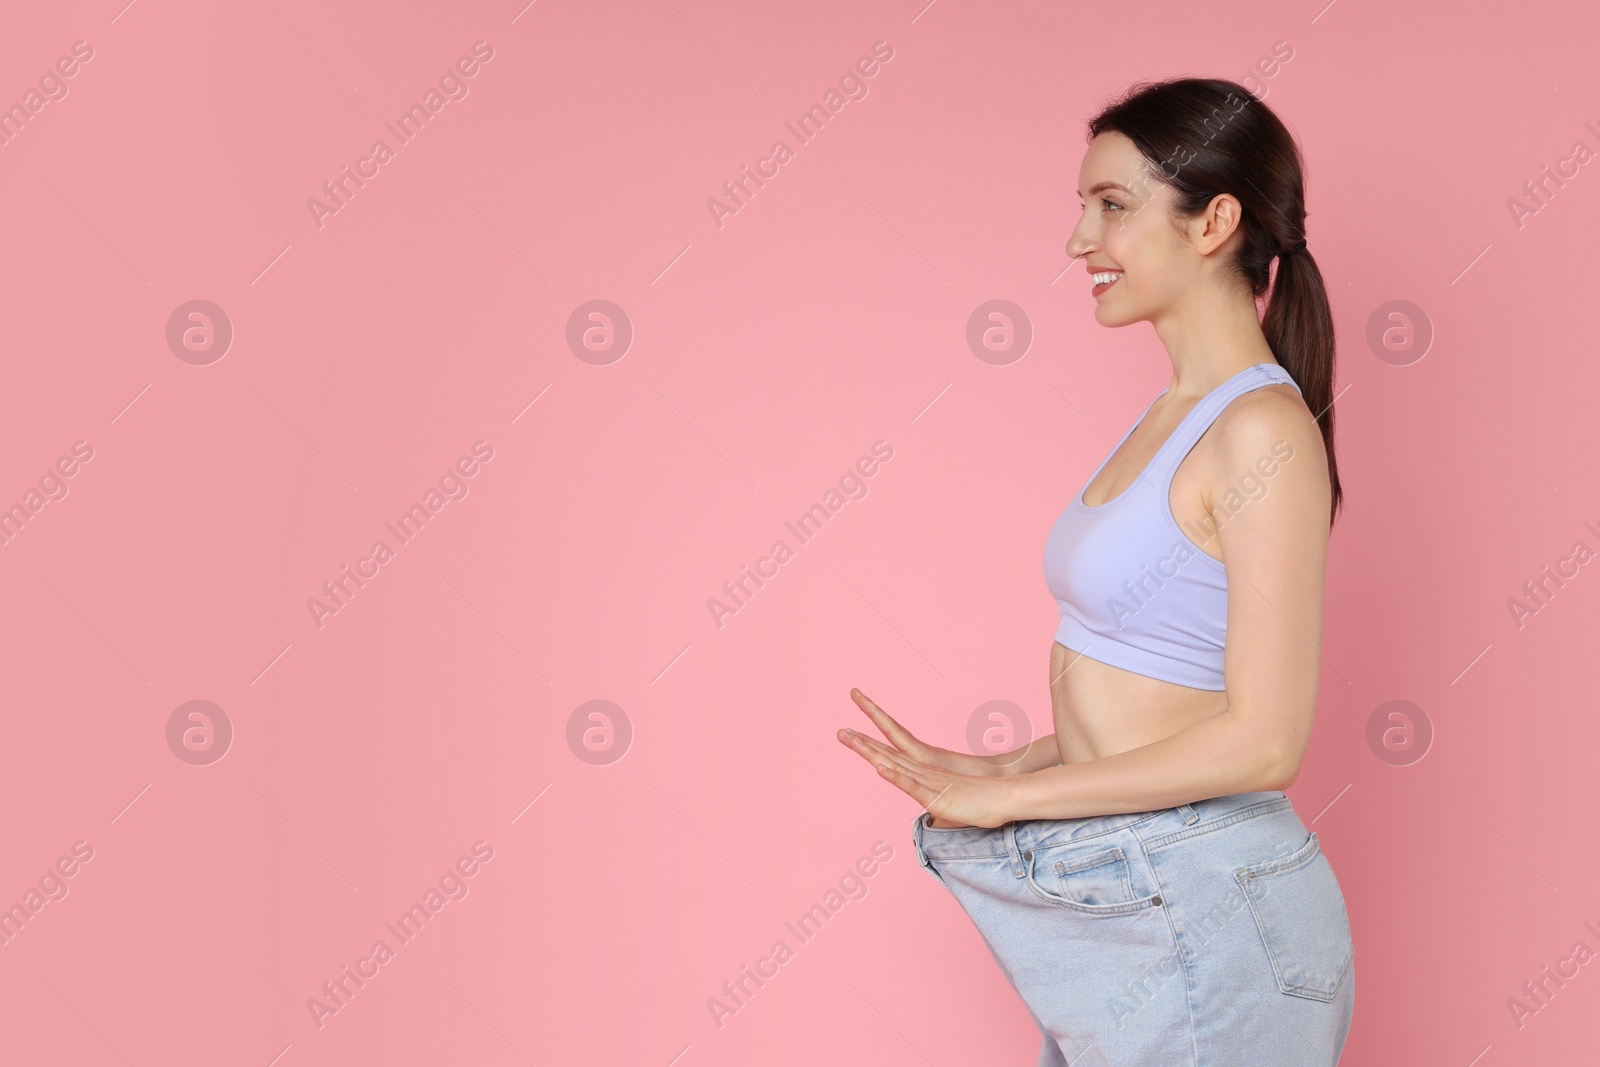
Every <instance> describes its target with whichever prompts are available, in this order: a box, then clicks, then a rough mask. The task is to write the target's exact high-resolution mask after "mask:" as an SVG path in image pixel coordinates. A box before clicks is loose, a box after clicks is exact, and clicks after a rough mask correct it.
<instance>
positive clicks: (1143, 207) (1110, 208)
mask: <svg viewBox="0 0 1600 1067" xmlns="http://www.w3.org/2000/svg"><path fill="white" fill-rule="evenodd" d="M1159 179H1160V172H1159V171H1158V170H1157V169H1156V168H1155V167H1153V166H1152V165H1151V164H1150V163H1149V162H1148V161H1147V160H1146V159H1145V158H1144V155H1143V154H1142V153H1141V152H1140V151H1139V149H1138V148H1137V147H1136V146H1135V145H1134V143H1133V142H1132V141H1131V140H1129V139H1128V138H1127V137H1126V136H1125V135H1123V134H1121V133H1117V132H1115V131H1111V130H1108V131H1107V132H1105V133H1102V134H1100V135H1099V136H1098V137H1096V138H1095V139H1094V140H1093V141H1092V142H1091V143H1090V144H1089V150H1088V152H1087V153H1085V154H1084V157H1083V165H1082V167H1080V168H1079V171H1078V182H1079V184H1078V190H1079V191H1078V198H1079V201H1080V203H1081V206H1082V210H1083V214H1082V217H1081V218H1079V219H1078V225H1077V226H1075V227H1073V230H1072V236H1071V238H1069V239H1068V241H1067V254H1068V255H1070V256H1072V257H1073V258H1074V259H1081V260H1082V261H1083V263H1084V268H1085V271H1086V272H1087V274H1088V275H1090V276H1092V275H1094V274H1097V273H1101V272H1106V273H1115V274H1116V275H1117V277H1116V280H1115V281H1113V282H1112V283H1111V284H1110V285H1104V284H1100V285H1094V286H1093V289H1092V293H1093V295H1094V301H1095V307H1094V317H1095V321H1096V322H1098V323H1100V325H1102V326H1126V325H1128V324H1129V323H1133V322H1142V321H1145V320H1150V319H1153V318H1155V317H1156V316H1158V315H1160V314H1161V313H1162V312H1163V311H1164V310H1166V309H1168V308H1171V307H1173V306H1174V304H1175V302H1176V301H1177V298H1178V296H1179V295H1180V294H1182V293H1183V292H1185V291H1187V290H1188V289H1189V287H1190V286H1191V285H1193V284H1194V282H1195V281H1196V280H1197V278H1198V277H1199V274H1200V272H1201V270H1202V265H1203V263H1204V261H1205V260H1206V259H1207V256H1206V255H1205V254H1204V253H1203V252H1202V249H1204V250H1205V251H1212V250H1214V249H1215V248H1216V241H1215V240H1207V239H1205V237H1204V236H1202V237H1201V240H1200V242H1199V244H1198V245H1197V244H1196V243H1194V242H1192V241H1191V240H1187V239H1186V236H1185V234H1186V232H1187V231H1188V230H1190V229H1192V228H1193V227H1191V226H1184V227H1182V228H1180V226H1177V225H1174V222H1173V219H1172V212H1171V207H1172V202H1173V201H1172V189H1171V187H1169V186H1168V185H1166V184H1165V183H1164V182H1162V181H1160V180H1159ZM1231 199H1232V198H1231V197H1222V198H1219V200H1231ZM1218 206H1219V205H1216V204H1214V205H1213V210H1215V208H1216V207H1218ZM1222 206H1223V207H1224V211H1225V210H1226V207H1225V205H1222ZM1189 221H1191V222H1192V223H1195V224H1199V231H1198V232H1199V233H1200V234H1202V235H1203V234H1205V233H1206V226H1205V222H1206V218H1205V216H1202V217H1201V218H1200V219H1196V220H1189ZM1214 221H1215V219H1213V222H1214ZM1227 228H1228V229H1231V228H1232V227H1227ZM1210 236H1212V237H1214V238H1215V237H1217V236H1218V235H1216V234H1215V233H1214V232H1213V233H1212V234H1211V235H1210ZM1221 236H1222V237H1225V236H1226V234H1223V235H1221ZM1213 258H1214V257H1213ZM1083 284H1084V285H1085V286H1089V285H1090V284H1092V283H1091V282H1090V281H1088V280H1087V279H1086V280H1085V281H1084V282H1083Z"/></svg>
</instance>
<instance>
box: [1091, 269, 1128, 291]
mask: <svg viewBox="0 0 1600 1067" xmlns="http://www.w3.org/2000/svg"><path fill="white" fill-rule="evenodd" d="M1097 275H1098V276H1102V277H1110V281H1102V282H1096V283H1095V285H1094V287H1093V288H1092V289H1090V290H1089V292H1090V294H1091V295H1093V296H1099V295H1100V294H1101V293H1103V292H1105V291H1106V290H1107V289H1110V288H1111V287H1112V286H1113V285H1115V284H1117V282H1119V281H1121V280H1122V271H1120V270H1091V271H1089V277H1090V279H1091V280H1093V279H1094V278H1095V277H1096V276H1097Z"/></svg>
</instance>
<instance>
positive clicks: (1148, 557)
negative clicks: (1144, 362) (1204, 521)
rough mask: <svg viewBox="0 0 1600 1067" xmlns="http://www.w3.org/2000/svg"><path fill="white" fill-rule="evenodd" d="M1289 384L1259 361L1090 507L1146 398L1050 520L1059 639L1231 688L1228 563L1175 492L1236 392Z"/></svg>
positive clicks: (1203, 685) (1158, 671)
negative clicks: (1179, 515)
mask: <svg viewBox="0 0 1600 1067" xmlns="http://www.w3.org/2000/svg"><path fill="white" fill-rule="evenodd" d="M1279 383H1282V384H1285V385H1295V381H1294V379H1293V378H1291V377H1290V376H1289V372H1288V371H1286V370H1284V369H1283V367H1282V366H1280V365H1279V364H1277V363H1255V364H1252V365H1250V366H1248V367H1246V368H1245V369H1244V370H1242V371H1240V372H1239V373H1238V374H1235V375H1234V376H1233V377H1232V378H1229V379H1228V380H1227V381H1225V382H1223V383H1222V384H1221V385H1219V386H1217V387H1216V388H1215V389H1213V390H1212V391H1211V392H1210V393H1207V394H1206V395H1205V396H1204V397H1202V398H1201V399H1200V401H1199V403H1197V404H1195V406H1194V408H1193V409H1192V410H1190V412H1189V413H1188V414H1187V415H1185V416H1184V417H1183V421H1181V422H1180V423H1178V427H1177V429H1175V430H1173V431H1172V435H1171V436H1170V437H1168V438H1167V440H1166V442H1165V443H1164V444H1162V446H1161V447H1160V449H1158V450H1157V451H1156V454H1155V456H1154V458H1152V459H1151V460H1150V464H1149V466H1147V467H1146V468H1145V469H1144V471H1143V473H1141V474H1140V476H1139V479H1138V481H1136V482H1134V483H1133V485H1132V486H1130V487H1129V488H1127V489H1125V490H1124V491H1123V492H1122V493H1120V494H1119V495H1118V496H1116V497H1114V498H1113V499H1111V500H1108V501H1106V502H1105V503H1104V504H1100V505H1098V506H1096V507H1089V506H1088V505H1086V504H1085V503H1084V502H1083V494H1084V493H1085V492H1086V491H1087V490H1088V488H1089V486H1090V485H1091V484H1093V483H1094V480H1095V478H1096V477H1097V476H1098V475H1099V474H1100V471H1101V470H1102V469H1104V467H1105V465H1106V464H1107V463H1109V462H1110V461H1111V456H1113V455H1115V454H1116V451H1117V449H1118V448H1121V447H1122V445H1123V442H1125V441H1127V439H1128V438H1129V437H1130V436H1132V434H1133V431H1134V430H1135V429H1136V428H1137V427H1138V426H1139V423H1141V422H1143V421H1144V416H1145V415H1147V414H1149V412H1150V408H1152V407H1154V406H1155V400H1152V401H1151V402H1150V403H1149V404H1148V405H1147V406H1146V407H1145V409H1144V413H1143V414H1141V415H1140V416H1139V418H1138V419H1137V420H1136V421H1135V422H1134V424H1133V425H1132V426H1130V427H1128V432H1127V433H1125V434H1123V435H1122V440H1121V441H1118V442H1117V444H1116V447H1115V448H1113V449H1112V450H1111V453H1110V454H1108V455H1107V456H1106V458H1105V459H1103V460H1101V461H1100V466H1099V467H1096V468H1095V470H1094V474H1091V475H1089V480H1088V481H1086V482H1084V483H1083V488H1082V489H1080V490H1078V495H1077V496H1075V497H1073V499H1072V502H1071V503H1069V504H1068V505H1067V506H1066V508H1065V509H1064V510H1063V511H1062V512H1061V515H1060V517H1059V518H1057V519H1056V521H1055V525H1054V526H1052V527H1051V528H1050V536H1049V538H1048V539H1047V540H1046V542H1045V549H1044V577H1045V584H1046V585H1047V586H1048V587H1049V589H1050V593H1051V595H1053V596H1054V597H1055V598H1056V603H1057V605H1058V606H1059V607H1060V609H1061V625H1060V627H1059V628H1057V630H1056V638H1055V639H1056V640H1057V641H1058V642H1060V643H1061V644H1063V645H1065V646H1066V647H1067V648H1070V649H1072V650H1073V651H1075V652H1079V653H1082V654H1084V655H1086V656H1088V657H1089V658H1091V659H1096V660H1099V661H1101V662H1102V663H1109V664H1111V665H1112V666H1113V667H1121V668H1122V669H1123V670H1128V671H1133V672H1134V673H1135V674H1143V675H1146V676H1148V677H1151V678H1159V679H1161V680H1162V681H1167V682H1176V683H1177V684H1178V685H1185V686H1189V687H1191V688H1194V689H1210V690H1217V691H1221V690H1223V689H1224V688H1225V686H1224V685H1223V684H1222V651H1223V640H1224V638H1225V637H1226V634H1227V619H1228V580H1227V572H1226V569H1225V568H1224V567H1223V565H1222V561H1220V560H1218V559H1216V558H1215V557H1213V556H1210V555H1208V554H1206V553H1205V552H1202V551H1201V550H1200V548H1199V546H1198V545H1196V544H1195V543H1194V542H1193V541H1192V540H1190V538H1189V537H1188V535H1187V534H1185V533H1184V532H1183V530H1182V529H1181V528H1180V527H1179V526H1178V521H1177V519H1176V518H1174V517H1173V514H1172V507H1171V504H1170V502H1169V500H1168V496H1167V494H1168V491H1169V490H1170V488H1171V486H1172V476H1173V474H1174V473H1175V472H1176V471H1177V469H1178V465H1179V464H1180V463H1182V462H1183V460H1184V457H1186V456H1187V455H1188V454H1189V452H1190V450H1191V449H1193V448H1194V446H1195V443H1196V442H1198V441H1199V440H1200V437H1201V435H1202V434H1204V433H1205V432H1206V430H1207V429H1209V428H1210V426H1211V424H1212V423H1213V422H1215V421H1216V419H1217V416H1218V415H1220V414H1222V409H1223V408H1225V407H1227V406H1228V403H1229V402H1230V401H1232V400H1233V399H1234V398H1235V397H1237V396H1239V395H1240V394H1242V393H1248V392H1250V391H1251V390H1252V389H1259V388H1261V387H1262V386H1266V385H1276V384H1279ZM1295 389H1296V391H1297V392H1298V391H1299V386H1298V385H1295ZM1157 399H1160V398H1159V397H1157Z"/></svg>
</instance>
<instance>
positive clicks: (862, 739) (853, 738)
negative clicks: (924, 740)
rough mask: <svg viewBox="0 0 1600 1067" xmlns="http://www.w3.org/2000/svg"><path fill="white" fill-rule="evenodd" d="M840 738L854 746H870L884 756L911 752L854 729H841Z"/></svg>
mask: <svg viewBox="0 0 1600 1067" xmlns="http://www.w3.org/2000/svg"><path fill="white" fill-rule="evenodd" d="M839 740H841V741H843V742H844V743H845V744H847V745H851V746H853V747H858V748H869V749H871V750H872V751H874V752H876V753H878V754H879V755H883V756H890V755H902V756H904V755H909V753H902V752H900V751H899V750H898V749H895V748H893V747H891V746H889V745H886V744H884V743H883V742H882V741H879V740H878V739H877V738H875V737H868V736H867V735H866V734H860V733H856V732H855V731H854V730H851V731H848V732H846V731H843V730H841V731H840V736H839Z"/></svg>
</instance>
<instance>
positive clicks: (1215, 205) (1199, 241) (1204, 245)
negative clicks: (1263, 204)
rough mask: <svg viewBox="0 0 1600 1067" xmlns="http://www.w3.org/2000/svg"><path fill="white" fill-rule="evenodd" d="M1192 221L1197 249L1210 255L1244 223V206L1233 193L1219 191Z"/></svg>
mask: <svg viewBox="0 0 1600 1067" xmlns="http://www.w3.org/2000/svg"><path fill="white" fill-rule="evenodd" d="M1191 221H1192V225H1193V230H1194V232H1192V233H1191V234H1190V237H1191V239H1192V241H1193V244H1194V248H1195V251H1197V252H1199V253H1200V254H1201V255H1205V256H1208V255H1210V254H1211V253H1212V252H1215V251H1216V250H1217V249H1218V248H1221V247H1222V246H1223V245H1224V244H1225V243H1226V242H1227V240H1228V238H1229V237H1231V236H1233V234H1234V233H1235V232H1237V231H1238V229H1239V228H1240V227H1241V226H1242V225H1243V224H1244V206H1243V205H1242V204H1240V203H1239V198H1238V197H1236V196H1234V195H1233V194H1232V193H1218V194H1217V195H1216V196H1214V197H1212V198H1211V203H1209V204H1207V205H1206V208H1205V210H1204V211H1202V212H1200V214H1199V215H1198V216H1197V217H1196V218H1194V219H1193V220H1191Z"/></svg>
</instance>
